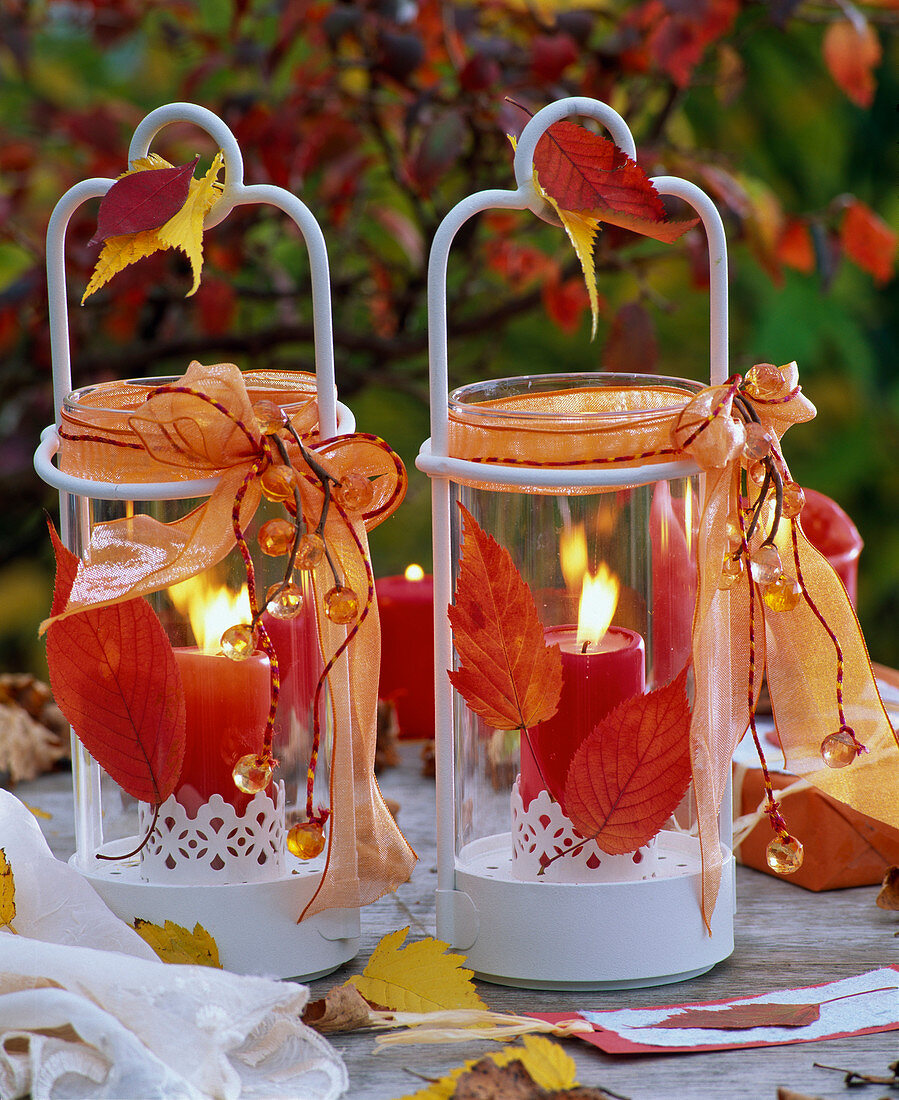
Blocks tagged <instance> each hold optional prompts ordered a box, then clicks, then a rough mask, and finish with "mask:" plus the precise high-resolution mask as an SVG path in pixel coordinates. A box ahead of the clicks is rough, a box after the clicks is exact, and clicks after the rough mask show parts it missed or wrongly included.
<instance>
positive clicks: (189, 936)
mask: <svg viewBox="0 0 899 1100" xmlns="http://www.w3.org/2000/svg"><path fill="white" fill-rule="evenodd" d="M134 930H135V932H137V934H138V935H139V936H140V937H141V939H142V940H145V941H146V942H147V943H148V944H149V945H150V947H152V948H153V950H154V951H155V952H156V954H157V955H158V956H159V957H160V959H162V961H163V962H167V963H190V964H192V965H194V966H212V967H215V968H216V969H217V970H221V969H222V964H221V962H220V961H219V949H218V946H217V944H216V942H215V940H214V939H213V938H212V936H211V935H210V934H209V933H208V932H207V931H206V929H205V928H204V927H203V925H202V924H195V925H194V930H193V932H190V931H188V929H186V928H182V927H181V925H180V924H175V922H174V921H170V920H167V921H166V922H165V924H164V925H162V927H160V926H159V925H158V924H153V923H151V922H150V921H148V920H141V919H140V917H137V918H136V919H135V921H134Z"/></svg>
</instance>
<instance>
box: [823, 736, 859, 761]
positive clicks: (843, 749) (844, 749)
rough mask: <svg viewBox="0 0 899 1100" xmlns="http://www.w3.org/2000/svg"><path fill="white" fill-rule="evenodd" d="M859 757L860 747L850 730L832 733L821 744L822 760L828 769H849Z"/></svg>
mask: <svg viewBox="0 0 899 1100" xmlns="http://www.w3.org/2000/svg"><path fill="white" fill-rule="evenodd" d="M857 756H858V746H857V745H856V743H855V738H854V737H853V736H852V734H851V733H849V731H848V730H839V731H838V732H837V733H832V734H830V736H829V737H825V738H824V740H823V741H822V742H821V759H822V760H823V761H824V763H825V764H826V765H827V766H828V768H848V767H849V765H850V764H852V763H853V762H854V761H855V758H856V757H857Z"/></svg>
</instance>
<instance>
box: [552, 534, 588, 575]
mask: <svg viewBox="0 0 899 1100" xmlns="http://www.w3.org/2000/svg"><path fill="white" fill-rule="evenodd" d="M559 559H560V562H561V565H562V576H563V577H564V578H565V585H566V587H567V588H568V589H569V590H570V591H571V592H577V590H578V588H579V587H580V585H581V582H582V581H583V579H584V577H585V576H586V575H587V570H588V567H589V559H588V557H587V535H586V534H585V532H584V525H583V523H576V524H573V525H572V524H568V525H566V526H565V528H564V529H563V530H562V534H561V536H560V537H559Z"/></svg>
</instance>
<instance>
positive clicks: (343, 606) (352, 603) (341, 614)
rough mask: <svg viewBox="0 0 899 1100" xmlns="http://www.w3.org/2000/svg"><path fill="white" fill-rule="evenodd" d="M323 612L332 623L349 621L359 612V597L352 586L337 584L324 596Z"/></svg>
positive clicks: (343, 623) (344, 623)
mask: <svg viewBox="0 0 899 1100" xmlns="http://www.w3.org/2000/svg"><path fill="white" fill-rule="evenodd" d="M325 614H326V615H327V616H328V618H329V619H330V620H331V622H332V623H339V624H340V625H341V626H344V625H346V624H347V623H351V622H352V621H353V619H355V618H356V616H357V615H358V614H359V597H358V596H357V595H356V593H355V592H354V591H353V590H352V588H347V587H346V586H345V585H342V584H339V585H337V587H336V588H332V589H331V591H330V592H328V593H327V594H326V596H325Z"/></svg>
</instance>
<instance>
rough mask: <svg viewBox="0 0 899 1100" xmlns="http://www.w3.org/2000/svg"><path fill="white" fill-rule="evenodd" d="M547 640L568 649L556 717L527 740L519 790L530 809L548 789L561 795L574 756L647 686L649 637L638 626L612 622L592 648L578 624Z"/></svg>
mask: <svg viewBox="0 0 899 1100" xmlns="http://www.w3.org/2000/svg"><path fill="white" fill-rule="evenodd" d="M546 642H547V644H548V645H556V644H558V645H559V647H560V649H561V651H562V694H561V696H560V697H559V709H558V710H557V711H556V713H555V715H554V716H553V717H552V718H550V719H548V720H547V721H546V722H541V723H540V724H539V725H537V726H533V727H531V729H529V730H528V738H530V744H528V738H525V737H522V739H521V780H520V784H519V790H520V793H521V800H522V803H523V804H524V808H525V810H527V808H528V806H530V804H531V800H532V799H533V798H534V797H535V796H536V795H538V794H539V793H540V791H541V790H543V789H544V788H546V789H548V790H549V792H550V794H552V795H553V797H554V798H556V799H557V800H558V799H559V798H560V796H561V795H562V794H563V793H564V791H565V780H566V778H567V776H568V768H569V765H570V764H571V758H572V757H573V756H574V754H575V752H576V751H577V749H578V747H579V746H580V744H581V742H582V741H583V740H584V738H585V737H586V736H587V735H588V734H589V733H590V732H591V731H592V730H593V728H594V726H595V725H596V724H597V722H599V721H600V720H601V719H602V718H604V717H605V716H606V715H607V714H608V713H609V711H611V710H614V708H615V707H617V706H618V704H619V703H623V702H624V700H625V699H630V698H631V696H633V695H641V694H642V693H643V690H644V688H645V686H646V684H645V667H646V654H645V649H644V646H643V639H642V638H641V637H640V635H639V634H637V633H636V632H635V631H633V630H626V629H625V628H624V627H620V626H610V627H609V629H608V630H607V631H606V632H605V634H604V635H603V637H602V638H601V640H600V641H599V642H597V643H590V644H588V646H587V651H586V652H583V648H584V646H583V643H582V642H578V640H577V627H576V626H556V627H550V629H549V630H547V631H546ZM532 747H533V752H532V751H531V748H532ZM535 755H536V757H537V759H536V760H535V759H534V756H535ZM538 761H539V767H538Z"/></svg>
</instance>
